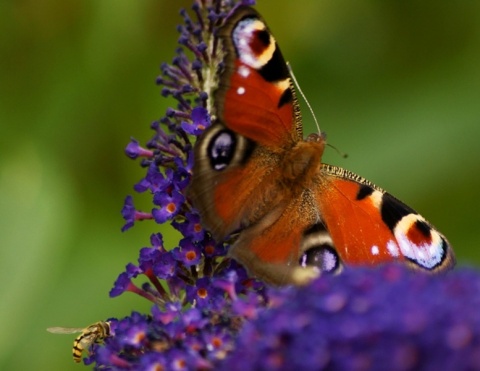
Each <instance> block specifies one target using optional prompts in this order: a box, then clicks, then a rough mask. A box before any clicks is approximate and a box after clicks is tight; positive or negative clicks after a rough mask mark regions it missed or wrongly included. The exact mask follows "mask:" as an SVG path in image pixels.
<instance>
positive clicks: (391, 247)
mask: <svg viewBox="0 0 480 371" xmlns="http://www.w3.org/2000/svg"><path fill="white" fill-rule="evenodd" d="M387 250H388V252H389V253H390V255H392V256H394V257H397V256H398V245H397V244H396V243H395V242H394V241H392V240H390V241H388V243H387Z"/></svg>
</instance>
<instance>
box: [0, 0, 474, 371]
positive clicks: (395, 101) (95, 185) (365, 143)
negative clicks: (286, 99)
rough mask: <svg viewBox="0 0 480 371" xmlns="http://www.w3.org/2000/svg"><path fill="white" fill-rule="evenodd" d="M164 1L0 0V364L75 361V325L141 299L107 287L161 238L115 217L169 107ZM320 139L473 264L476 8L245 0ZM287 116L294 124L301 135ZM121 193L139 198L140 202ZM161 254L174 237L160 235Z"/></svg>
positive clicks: (41, 365)
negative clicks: (163, 68) (131, 146)
mask: <svg viewBox="0 0 480 371" xmlns="http://www.w3.org/2000/svg"><path fill="white" fill-rule="evenodd" d="M182 6H185V7H189V6H190V1H171V0H143V1H135V0H101V1H99V0H84V1H64V0H40V1H39V0H4V1H2V2H1V3H0V23H1V25H2V26H1V30H2V32H1V33H0V48H1V59H0V65H1V68H0V97H1V99H0V128H1V137H2V138H3V139H2V145H1V147H0V148H1V151H2V153H1V156H0V200H1V206H0V218H1V220H0V241H1V250H0V276H1V278H2V280H1V282H3V284H2V288H1V289H0V295H1V299H0V328H1V331H0V369H2V370H25V369H36V370H75V369H79V368H81V366H77V365H74V364H73V362H72V359H71V345H72V341H73V338H74V336H67V335H64V336H58V335H51V334H49V333H47V332H46V331H45V329H46V328H47V327H49V326H68V327H81V326H84V325H88V324H90V323H92V322H95V321H97V320H100V319H105V318H108V317H110V316H124V315H127V314H128V313H129V312H130V311H131V310H138V311H143V312H145V311H148V310H149V305H148V303H147V302H146V300H144V299H141V298H137V297H135V296H133V295H131V294H126V295H123V296H120V297H118V298H115V299H110V298H109V297H108V292H109V290H110V288H111V287H112V284H113V282H114V280H115V279H116V277H117V275H118V274H119V273H120V272H121V271H122V270H123V268H124V266H125V264H127V263H128V262H130V261H133V262H135V261H136V258H137V253H138V249H139V248H140V247H142V246H146V245H148V241H149V235H150V234H151V233H152V232H155V231H158V230H160V228H159V227H158V226H156V225H155V224H154V223H148V222H144V223H140V224H138V225H137V226H136V227H135V228H133V229H132V230H129V231H128V232H127V233H123V234H122V233H121V232H120V227H121V226H122V224H123V221H122V218H121V215H120V209H121V208H122V204H123V199H124V197H125V196H126V195H127V194H131V193H132V185H133V184H134V183H135V182H137V181H138V180H139V179H140V178H141V177H142V175H143V173H144V172H143V170H142V169H140V167H139V166H138V165H137V164H136V163H134V162H132V161H130V160H128V159H127V158H126V157H125V156H124V154H123V149H124V147H125V145H126V144H127V143H128V141H129V138H130V136H134V137H135V138H137V139H139V140H140V141H141V142H142V143H144V142H145V141H146V140H148V139H149V138H150V136H151V132H150V130H149V124H150V123H151V121H153V120H155V119H157V118H159V117H160V116H162V115H163V113H164V111H165V109H166V107H167V105H168V104H171V102H170V101H167V100H165V99H163V98H161V96H160V94H159V91H160V89H159V88H158V87H156V86H155V77H156V75H157V74H158V73H159V70H158V66H159V64H160V63H161V62H162V61H170V60H171V59H172V57H173V54H174V49H175V47H176V44H175V42H176V39H177V33H176V31H175V27H176V25H177V24H178V23H180V17H179V16H178V9H179V8H180V7H182ZM257 8H258V9H259V10H260V11H261V13H262V14H263V15H264V17H265V18H266V19H267V21H268V23H269V25H270V28H271V29H272V30H273V32H274V34H275V36H276V38H277V41H278V42H279V43H280V45H281V47H282V51H283V53H284V55H285V57H286V58H287V59H288V60H289V61H290V62H291V64H292V66H293V68H294V71H295V73H296V77H297V79H298V81H299V82H300V84H301V86H302V88H303V90H304V92H305V94H306V95H307V97H308V99H309V101H310V103H311V104H312V106H313V107H314V109H315V111H316V115H317V117H318V119H319V121H320V125H321V127H322V130H324V131H326V132H327V133H328V138H329V142H330V143H332V144H333V145H335V146H337V147H338V148H339V149H341V150H342V151H345V152H347V153H348V154H349V158H348V159H342V158H341V157H340V156H339V155H338V154H337V153H336V152H335V151H334V150H332V149H328V150H327V154H326V155H325V160H326V162H329V163H333V164H336V165H339V166H342V167H345V168H348V169H349V170H352V171H354V172H356V173H359V174H361V175H363V176H365V177H366V178H368V179H370V180H371V181H373V182H374V183H376V184H378V185H379V186H381V187H383V188H385V189H387V190H388V191H389V192H391V193H393V194H394V195H396V196H397V197H399V198H400V199H402V200H403V201H405V202H406V203H407V204H409V205H410V206H412V207H414V208H415V209H417V210H418V211H419V212H421V213H422V214H423V215H424V216H425V217H427V219H428V220H430V221H431V222H432V223H433V224H434V225H436V226H437V227H438V228H439V229H440V230H441V231H442V232H443V233H444V234H445V235H446V236H447V237H448V238H449V240H450V242H451V243H452V244H453V246H454V248H455V251H456V254H457V257H458V260H459V262H460V264H461V265H478V264H479V263H480V253H479V252H478V251H479V250H478V247H477V246H479V245H480V243H479V242H480V237H479V235H478V234H476V229H477V228H478V226H477V225H476V223H477V222H478V221H479V217H478V206H479V205H480V202H479V200H478V199H477V198H476V197H477V194H478V190H479V189H480V174H479V170H480V160H479V154H480V145H479V144H478V141H479V135H480V68H479V66H480V3H479V2H473V1H468V2H455V3H453V2H438V1H423V2H417V1H413V0H409V1H405V0H404V1H386V0H383V1H378V0H377V1H373V0H372V1H362V2H357V1H353V0H350V1H345V0H319V1H308V0H300V1H295V2H293V1H286V0H284V1H279V0H275V1H273V0H264V1H260V4H259V6H258V7H257ZM303 112H304V122H305V126H306V132H310V131H314V130H315V129H314V127H313V124H312V122H313V121H312V119H311V117H310V114H309V113H308V112H306V111H305V110H304V111H303ZM136 203H137V205H139V206H140V207H143V208H144V209H149V208H150V203H149V197H136ZM169 244H170V246H173V245H174V244H175V240H174V238H170V242H169Z"/></svg>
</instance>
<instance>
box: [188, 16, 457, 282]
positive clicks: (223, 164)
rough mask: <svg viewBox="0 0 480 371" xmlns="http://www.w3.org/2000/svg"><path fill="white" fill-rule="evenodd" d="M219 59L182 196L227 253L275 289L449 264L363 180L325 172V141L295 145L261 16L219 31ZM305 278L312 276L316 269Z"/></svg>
mask: <svg viewBox="0 0 480 371" xmlns="http://www.w3.org/2000/svg"><path fill="white" fill-rule="evenodd" d="M219 36H220V39H221V42H222V44H223V49H224V51H225V62H224V65H225V66H224V68H223V71H221V73H220V81H219V86H218V89H217V91H216V93H215V96H214V107H215V110H216V112H215V114H216V120H215V121H214V123H213V124H212V126H210V127H209V128H208V129H207V130H206V131H205V132H204V133H203V134H202V136H201V137H200V139H199V140H198V142H197V144H196V146H195V163H194V168H193V177H192V184H191V186H190V189H189V196H190V198H191V200H192V202H193V204H194V206H195V207H197V208H198V210H199V211H200V214H201V217H202V221H203V223H204V225H205V226H206V227H207V228H208V229H209V230H210V231H211V232H212V234H213V235H214V237H215V238H217V239H223V238H225V237H226V236H228V235H229V234H231V233H234V232H239V235H238V239H237V240H236V242H235V243H234V244H233V246H232V247H231V249H230V254H231V256H232V257H234V258H235V259H237V260H239V261H240V262H241V263H242V264H243V265H245V266H246V267H247V268H248V269H249V270H250V271H251V273H253V274H254V275H256V276H258V277H260V278H262V279H264V280H266V281H268V282H271V283H273V284H285V283H303V282H305V281H308V280H309V279H310V278H311V277H312V276H315V275H317V274H318V272H320V271H328V272H337V271H339V270H340V269H341V268H342V266H343V265H345V264H346V265H362V264H363V265H364V264H380V263H383V262H388V261H395V260H398V261H404V262H406V263H407V264H410V265H412V266H414V267H417V268H420V269H423V270H427V271H438V270H445V269H448V268H449V267H451V266H453V264H454V256H453V252H452V250H451V247H450V245H449V244H448V242H447V240H446V239H445V238H444V237H443V236H442V235H441V234H440V233H439V232H437V231H436V230H435V229H434V228H433V227H432V226H431V225H430V224H429V223H428V222H427V221H425V219H424V218H423V217H421V216H420V215H418V214H417V213H416V212H415V211H414V210H412V209H411V208H409V207H408V206H406V205H404V204H403V203H401V202H400V201H398V200H397V199H395V198H394V197H393V196H391V195H389V194H388V193H386V192H385V191H383V190H382V189H381V188H379V187H377V186H375V185H374V184H372V183H371V182H369V181H367V180H366V179H364V178H362V177H360V176H358V175H356V174H353V173H351V172H349V171H348V170H344V169H342V168H339V167H335V166H331V165H327V164H323V163H322V162H321V158H322V155H323V152H324V149H325V145H326V142H325V136H324V135H323V134H310V135H309V136H307V138H306V139H304V138H303V129H302V122H301V114H300V110H299V106H298V103H297V100H296V96H295V91H294V87H293V85H292V80H291V78H290V74H289V71H288V68H287V65H286V63H285V60H284V59H283V56H282V54H281V52H280V49H279V48H278V46H277V43H276V41H275V39H274V38H273V36H272V34H271V32H270V31H269V29H268V28H267V26H266V24H265V22H264V21H263V19H262V18H261V17H260V15H259V14H258V13H257V12H256V11H255V10H254V9H252V8H249V7H239V8H238V9H237V10H236V11H235V12H234V13H233V14H232V15H231V16H230V17H229V18H228V20H227V21H226V23H225V25H224V26H223V27H222V28H221V29H220V30H219ZM312 267H313V268H312Z"/></svg>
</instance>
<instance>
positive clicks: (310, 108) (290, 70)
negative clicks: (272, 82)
mask: <svg viewBox="0 0 480 371" xmlns="http://www.w3.org/2000/svg"><path fill="white" fill-rule="evenodd" d="M287 68H288V72H290V76H291V77H292V80H293V83H294V84H295V86H296V87H297V89H298V92H299V93H300V95H301V96H302V98H303V100H304V101H305V103H306V104H307V107H308V109H309V110H310V113H311V114H312V117H313V121H315V125H317V129H318V134H321V133H322V131H321V130H320V125H319V124H318V121H317V118H316V117H315V113H314V112H313V108H312V106H311V105H310V103H309V102H308V100H307V97H306V96H305V94H303V91H302V88H300V85H299V84H298V81H297V79H296V78H295V74H294V73H293V70H292V66H290V63H289V62H287ZM337 151H338V150H337Z"/></svg>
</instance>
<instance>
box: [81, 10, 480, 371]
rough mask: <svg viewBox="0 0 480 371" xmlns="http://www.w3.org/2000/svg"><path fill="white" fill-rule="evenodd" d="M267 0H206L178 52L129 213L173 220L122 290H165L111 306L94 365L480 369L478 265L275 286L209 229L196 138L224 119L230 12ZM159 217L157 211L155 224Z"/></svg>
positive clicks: (132, 147) (187, 23)
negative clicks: (140, 202)
mask: <svg viewBox="0 0 480 371" xmlns="http://www.w3.org/2000/svg"><path fill="white" fill-rule="evenodd" d="M240 5H253V1H247V0H243V1H221V0H197V1H195V2H194V4H193V6H192V8H191V10H190V11H189V12H187V11H184V10H182V11H181V12H180V14H181V16H182V17H183V24H182V25H181V26H179V27H178V31H179V33H180V37H179V40H178V42H179V45H180V47H179V48H178V49H177V51H176V55H175V57H174V59H173V61H172V63H170V64H166V63H165V64H162V66H161V75H160V77H158V79H157V83H158V85H159V86H161V93H162V96H163V97H173V98H174V99H175V101H176V104H177V106H176V107H174V108H169V109H167V111H166V113H165V115H164V116H163V117H162V118H161V119H160V120H159V121H156V122H154V123H153V124H152V125H151V128H152V130H153V132H154V135H153V137H152V139H151V140H150V141H149V142H148V143H146V144H145V145H144V146H142V145H140V143H139V142H138V141H136V140H133V139H132V140H131V142H130V143H129V144H128V145H127V147H126V154H127V155H128V156H129V157H130V158H132V159H138V160H139V161H140V164H141V166H143V167H144V168H145V170H146V174H145V177H144V178H143V179H141V180H140V181H139V182H138V183H137V184H136V185H135V186H134V189H135V191H136V192H139V193H147V194H149V195H151V196H152V204H153V207H152V210H150V211H141V210H137V209H136V207H135V205H134V200H133V197H131V196H128V197H127V198H126V200H125V204H124V207H123V209H122V215H123V217H124V219H125V224H124V226H123V228H122V230H124V231H126V230H128V229H129V228H131V227H133V226H134V224H135V223H136V222H139V221H142V220H150V221H151V222H153V223H158V224H169V225H170V226H172V227H173V228H174V229H176V230H177V231H178V232H180V234H181V236H182V237H181V239H180V240H179V241H178V245H177V246H165V243H164V241H163V236H162V234H161V233H154V234H153V235H152V236H151V237H150V246H149V247H144V248H142V249H140V251H139V257H138V261H137V262H136V263H135V264H133V263H129V264H127V266H126V269H125V271H124V272H122V273H121V274H120V275H119V276H118V278H117V280H116V281H115V283H114V286H113V288H112V290H111V292H110V296H111V297H116V296H118V295H121V294H123V293H125V292H130V293H134V294H137V295H139V296H141V297H142V298H144V299H146V300H148V301H150V302H151V304H152V307H151V311H150V313H145V314H143V313H138V312H132V313H131V314H130V315H129V316H126V317H125V318H121V319H114V318H110V319H108V321H109V323H110V330H111V331H110V335H111V336H109V337H108V338H106V339H105V341H104V343H102V344H93V345H92V346H91V347H90V348H89V353H90V355H89V357H88V358H86V359H85V360H84V362H85V364H87V365H91V364H93V365H94V366H95V369H102V370H117V369H121V370H213V369H225V370H230V371H231V370H247V369H248V370H249V369H257V370H263V369H265V370H267V369H268V370H273V369H278V370H282V369H283V370H293V369H302V370H320V369H332V370H333V369H351V370H370V369H379V370H381V369H386V368H387V369H391V370H409V369H412V370H413V369H415V370H416V369H432V370H438V369H442V370H445V369H447V368H445V367H453V366H454V365H460V366H461V367H460V368H456V369H475V368H477V369H480V314H479V313H480V310H479V308H480V276H479V275H478V273H477V272H475V271H473V270H464V271H458V272H452V273H450V274H449V275H448V276H442V277H430V276H426V275H420V274H418V273H417V274H415V273H412V272H410V271H407V270H406V269H405V268H403V267H399V266H386V267H380V268H370V269H368V268H357V269H346V270H345V272H344V273H342V274H341V275H340V276H338V277H320V278H319V279H318V280H316V281H314V282H313V283H312V284H311V285H308V286H306V287H302V288H293V287H287V288H271V287H267V286H266V285H265V284H264V283H262V282H260V281H257V280H255V279H254V278H252V277H249V276H248V274H247V272H246V271H245V269H244V268H243V267H242V266H240V265H239V264H237V263H236V262H235V261H233V260H231V259H229V258H228V257H226V254H227V251H228V248H229V244H228V241H227V242H224V241H215V240H214V239H213V238H212V237H211V235H210V234H209V232H208V231H206V230H204V229H203V227H202V225H201V221H200V217H199V214H198V212H197V211H196V210H195V209H194V208H193V206H192V205H191V203H190V201H189V200H188V198H187V197H186V195H185V194H186V192H185V191H186V188H187V186H188V184H189V182H190V178H191V172H192V166H193V160H194V159H193V153H192V148H193V144H194V142H195V137H196V136H198V135H200V134H201V133H202V132H203V131H204V130H205V128H207V127H208V126H209V125H210V123H211V120H212V107H213V103H212V101H211V99H210V97H212V95H213V92H214V91H215V88H216V86H217V85H218V71H219V69H221V68H222V66H223V57H224V52H223V50H222V47H221V45H220V43H219V39H218V38H217V37H216V30H217V29H218V27H219V26H220V25H221V24H222V22H223V21H224V20H225V19H226V18H227V17H228V15H229V14H231V13H232V12H233V11H234V10H235V8H236V7H238V6H240ZM153 225H154V224H153Z"/></svg>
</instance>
